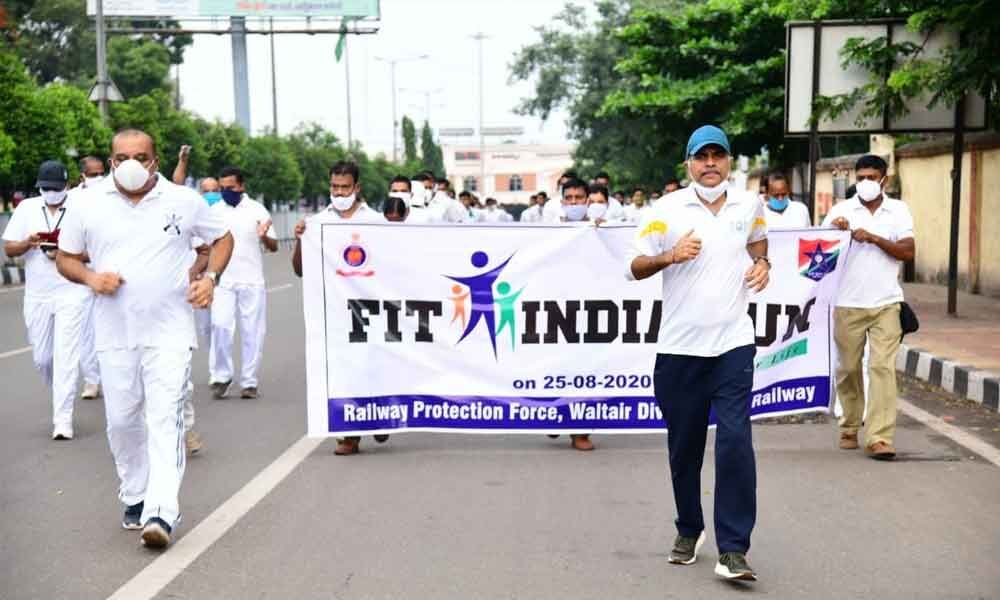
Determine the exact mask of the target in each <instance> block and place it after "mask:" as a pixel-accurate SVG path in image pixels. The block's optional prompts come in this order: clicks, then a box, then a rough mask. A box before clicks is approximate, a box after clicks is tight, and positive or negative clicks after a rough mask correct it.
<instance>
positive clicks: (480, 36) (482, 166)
mask: <svg viewBox="0 0 1000 600" xmlns="http://www.w3.org/2000/svg"><path fill="white" fill-rule="evenodd" d="M471 37H472V39H474V40H476V42H478V43H479V181H480V185H482V188H483V189H481V190H479V194H480V196H482V195H483V194H485V193H486V138H485V136H484V135H483V40H485V39H487V38H488V37H489V36H487V35H486V34H484V33H483V32H481V31H480V32H478V33H476V34H475V35H473V36H471Z"/></svg>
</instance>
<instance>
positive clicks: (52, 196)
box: [41, 190, 66, 206]
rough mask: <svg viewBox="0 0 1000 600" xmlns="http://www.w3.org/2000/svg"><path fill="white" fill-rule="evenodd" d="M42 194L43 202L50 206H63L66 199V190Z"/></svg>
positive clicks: (43, 192) (49, 191)
mask: <svg viewBox="0 0 1000 600" xmlns="http://www.w3.org/2000/svg"><path fill="white" fill-rule="evenodd" d="M41 192H42V200H44V201H45V203H46V204H48V205H49V206H56V205H57V204H62V201H63V200H65V199H66V190H59V191H55V190H41Z"/></svg>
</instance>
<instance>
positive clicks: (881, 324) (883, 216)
mask: <svg viewBox="0 0 1000 600" xmlns="http://www.w3.org/2000/svg"><path fill="white" fill-rule="evenodd" d="M854 169H855V173H856V174H857V178H858V183H857V195H856V196H855V197H853V198H851V199H850V200H845V201H843V202H840V203H838V204H836V205H834V207H833V208H832V209H831V210H830V213H829V214H827V215H826V219H824V220H823V226H824V227H830V226H833V227H837V228H839V229H843V230H850V231H852V232H853V234H852V236H851V237H852V240H853V241H852V243H851V252H850V255H849V256H848V258H847V265H845V267H844V269H845V270H844V274H843V279H842V280H841V284H840V292H839V293H838V295H837V307H836V309H834V313H833V315H834V333H833V335H834V340H835V341H836V343H837V354H838V356H839V358H838V365H837V397H838V398H840V403H841V405H842V406H843V407H844V414H843V416H842V417H841V418H840V447H841V448H842V449H844V450H854V449H857V448H858V430H859V429H861V424H862V420H864V421H865V424H866V436H865V452H866V453H867V454H868V456H870V457H871V458H874V459H878V460H892V459H894V458H895V457H896V449H895V447H894V446H893V438H894V436H895V433H896V352H897V351H898V350H899V343H900V340H901V339H902V336H903V332H902V328H901V327H900V323H899V311H900V303H901V302H902V301H903V289H902V288H901V287H900V285H899V264H900V262H901V261H904V260H912V259H913V253H914V248H915V244H914V241H913V216H912V215H911V214H910V209H909V208H907V206H906V204H904V203H903V202H900V201H899V200H894V199H892V198H888V197H886V195H885V194H884V193H883V186H884V185H885V174H886V170H887V165H886V163H885V161H884V160H882V159H881V158H880V157H878V156H874V155H865V156H862V157H861V158H859V159H858V162H857V164H856V165H855V167H854ZM866 341H867V342H868V346H869V353H870V354H869V358H868V378H869V384H868V416H867V418H866V417H865V416H864V413H865V394H864V381H863V379H862V369H863V366H862V356H863V354H864V348H865V342H866Z"/></svg>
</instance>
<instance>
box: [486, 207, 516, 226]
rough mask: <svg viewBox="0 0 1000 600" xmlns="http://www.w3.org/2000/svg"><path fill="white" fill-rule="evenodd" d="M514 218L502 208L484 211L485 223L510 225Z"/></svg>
mask: <svg viewBox="0 0 1000 600" xmlns="http://www.w3.org/2000/svg"><path fill="white" fill-rule="evenodd" d="M513 220H514V217H512V216H511V215H510V213H509V212H507V211H505V210H504V209H502V208H494V209H493V210H490V209H488V208H487V209H486V210H484V211H483V218H482V221H483V223H510V222H511V221H513Z"/></svg>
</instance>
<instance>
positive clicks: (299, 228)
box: [295, 219, 306, 239]
mask: <svg viewBox="0 0 1000 600" xmlns="http://www.w3.org/2000/svg"><path fill="white" fill-rule="evenodd" d="M305 232H306V220H305V219H299V222H298V223H296V224H295V239H301V238H302V234H303V233H305Z"/></svg>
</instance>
